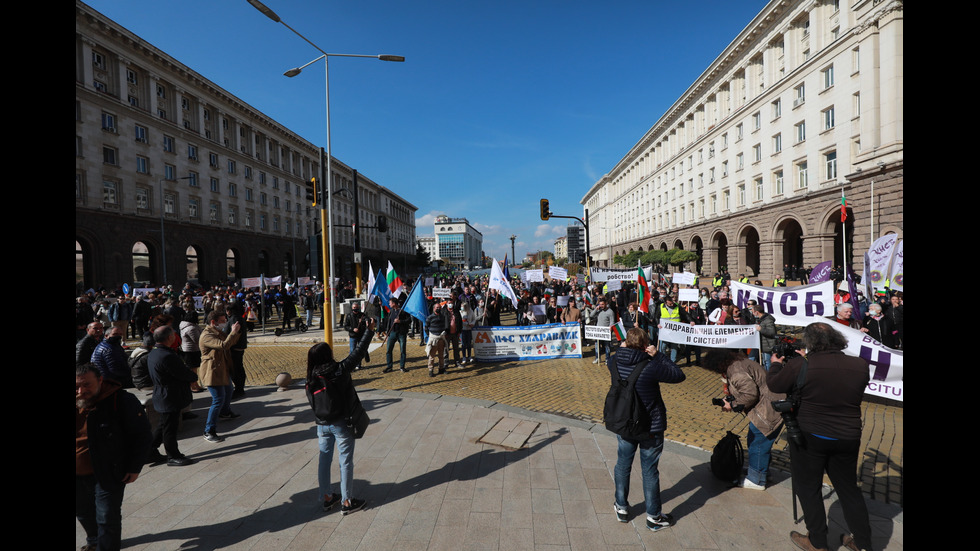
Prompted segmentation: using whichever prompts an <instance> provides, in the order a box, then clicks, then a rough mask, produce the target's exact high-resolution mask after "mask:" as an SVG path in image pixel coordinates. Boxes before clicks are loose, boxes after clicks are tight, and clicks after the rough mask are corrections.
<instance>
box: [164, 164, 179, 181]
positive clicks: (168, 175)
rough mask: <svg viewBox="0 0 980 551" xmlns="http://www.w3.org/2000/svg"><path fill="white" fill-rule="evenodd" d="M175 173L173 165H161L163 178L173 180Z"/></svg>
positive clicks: (175, 169)
mask: <svg viewBox="0 0 980 551" xmlns="http://www.w3.org/2000/svg"><path fill="white" fill-rule="evenodd" d="M176 175H177V167H175V166H174V165H167V164H165V165H163V178H164V179H165V180H174V179H175V178H176Z"/></svg>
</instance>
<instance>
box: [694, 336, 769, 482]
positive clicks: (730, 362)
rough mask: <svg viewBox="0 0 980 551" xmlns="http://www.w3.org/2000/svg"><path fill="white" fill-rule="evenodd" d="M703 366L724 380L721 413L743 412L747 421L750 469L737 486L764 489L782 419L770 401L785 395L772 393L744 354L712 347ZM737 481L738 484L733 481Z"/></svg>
mask: <svg viewBox="0 0 980 551" xmlns="http://www.w3.org/2000/svg"><path fill="white" fill-rule="evenodd" d="M701 365H702V367H704V368H705V369H708V370H709V371H714V372H715V373H720V374H721V375H723V376H724V377H725V380H726V382H725V389H724V392H725V395H726V396H725V400H724V404H725V405H724V406H722V409H723V410H724V411H737V412H742V413H744V414H745V415H746V416H748V418H749V433H748V435H747V436H746V438H745V440H746V443H747V444H748V451H749V453H748V458H749V468H748V473H747V474H746V475H745V479H744V480H742V481H741V483H740V484H739V485H740V486H741V487H743V488H747V489H750V490H765V489H766V479H767V478H768V474H769V461H770V459H771V458H772V445H773V443H775V442H776V439H777V438H778V437H779V433H780V431H781V430H782V428H783V419H782V416H780V414H779V413H778V412H777V411H776V410H774V409H773V407H772V402H773V400H782V399H784V398H785V397H786V395H785V394H780V393H777V392H771V391H770V390H769V386H768V385H766V371H765V369H763V368H762V366H761V365H759V364H758V363H756V362H754V361H752V360H750V359H749V358H748V357H747V356H746V355H745V354H744V353H743V352H741V351H738V350H731V349H727V348H714V349H712V350H711V351H710V352H708V353H707V354H706V355H705V356H704V361H703V363H702V364H701ZM735 482H737V481H735Z"/></svg>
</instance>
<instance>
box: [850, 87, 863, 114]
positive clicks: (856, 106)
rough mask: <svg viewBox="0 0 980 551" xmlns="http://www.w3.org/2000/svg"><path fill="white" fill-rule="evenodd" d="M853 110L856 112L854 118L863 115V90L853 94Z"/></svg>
mask: <svg viewBox="0 0 980 551" xmlns="http://www.w3.org/2000/svg"><path fill="white" fill-rule="evenodd" d="M851 103H852V110H853V113H854V118H855V119H856V118H858V117H860V116H861V92H854V95H853V96H851Z"/></svg>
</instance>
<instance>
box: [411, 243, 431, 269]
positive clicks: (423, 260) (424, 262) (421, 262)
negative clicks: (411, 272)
mask: <svg viewBox="0 0 980 551" xmlns="http://www.w3.org/2000/svg"><path fill="white" fill-rule="evenodd" d="M415 264H416V266H418V267H419V268H427V267H429V266H430V265H431V264H432V258H430V257H429V251H427V250H425V247H423V246H422V244H421V243H416V244H415Z"/></svg>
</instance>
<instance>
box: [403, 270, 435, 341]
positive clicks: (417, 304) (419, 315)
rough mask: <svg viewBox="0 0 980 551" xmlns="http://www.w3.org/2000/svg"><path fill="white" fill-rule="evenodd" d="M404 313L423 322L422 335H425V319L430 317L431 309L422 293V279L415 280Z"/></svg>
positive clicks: (404, 306) (406, 300)
mask: <svg viewBox="0 0 980 551" xmlns="http://www.w3.org/2000/svg"><path fill="white" fill-rule="evenodd" d="M402 311H403V312H405V313H406V314H409V315H410V316H412V317H414V318H416V319H417V320H419V321H421V322H422V334H423V335H425V318H426V317H428V315H429V307H428V304H427V303H426V300H425V293H424V292H422V278H421V277H419V278H418V279H416V280H415V285H414V286H413V287H412V292H411V293H409V294H408V298H406V299H405V304H404V305H403V306H402Z"/></svg>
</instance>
